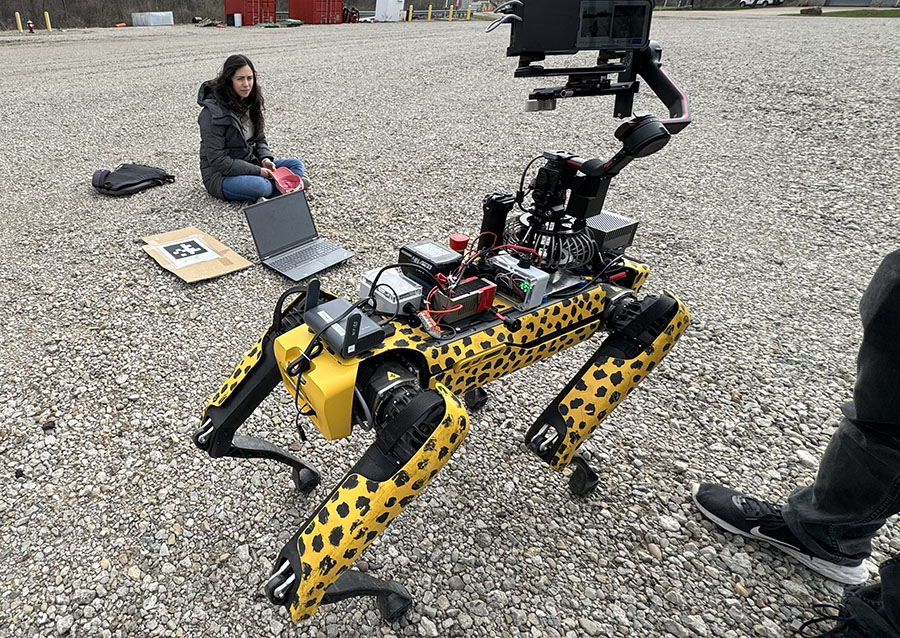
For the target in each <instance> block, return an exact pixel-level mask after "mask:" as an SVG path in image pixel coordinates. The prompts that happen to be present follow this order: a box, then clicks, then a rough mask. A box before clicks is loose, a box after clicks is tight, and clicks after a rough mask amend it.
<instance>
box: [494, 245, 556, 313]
mask: <svg viewBox="0 0 900 638" xmlns="http://www.w3.org/2000/svg"><path fill="white" fill-rule="evenodd" d="M487 263H488V265H489V266H491V268H493V270H494V281H496V282H497V288H498V291H499V292H500V293H501V294H502V295H503V296H505V297H509V298H510V299H512V300H513V301H514V302H515V303H516V308H517V309H518V310H530V309H531V308H537V307H538V306H540V305H541V303H542V302H543V301H544V295H546V294H547V285H548V284H549V282H550V275H548V274H547V273H545V272H544V271H543V270H541V269H539V268H535V267H534V266H528V267H525V266H521V265H519V260H518V259H517V258H515V257H513V256H512V255H510V254H508V253H506V254H500V255H497V256H496V257H491V258H490V259H488V260H487Z"/></svg>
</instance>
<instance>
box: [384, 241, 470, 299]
mask: <svg viewBox="0 0 900 638" xmlns="http://www.w3.org/2000/svg"><path fill="white" fill-rule="evenodd" d="M397 262H398V263H399V264H401V266H400V268H401V270H402V271H403V274H404V275H406V276H407V277H409V278H410V279H413V280H415V281H417V282H419V283H421V284H422V286H424V287H425V288H426V289H428V290H430V289H431V288H432V287H433V286H434V281H433V280H432V279H431V278H429V277H428V276H427V275H425V274H423V273H422V271H421V270H419V268H412V267H410V266H407V265H406V264H415V265H416V266H419V267H420V268H424V269H425V271H426V272H428V273H430V274H431V276H432V277H434V278H436V277H437V276H438V274H441V275H449V274H450V273H452V272H453V271H454V270H456V269H457V268H459V265H460V264H461V263H462V255H460V254H459V253H458V252H456V251H454V250H451V249H450V247H449V246H444V245H443V244H439V243H437V242H436V241H433V240H431V239H423V240H422V241H417V242H413V243H411V244H407V245H406V246H404V247H403V248H401V249H400V257H399V258H398V259H397Z"/></svg>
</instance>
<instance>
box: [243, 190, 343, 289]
mask: <svg viewBox="0 0 900 638" xmlns="http://www.w3.org/2000/svg"><path fill="white" fill-rule="evenodd" d="M244 215H246V216H247V224H248V225H249V226H250V233H251V234H252V235H253V241H254V243H255V244H256V252H257V253H259V259H260V261H262V263H264V264H265V265H266V266H268V267H269V268H272V269H273V270H277V271H278V272H280V273H281V274H282V275H284V276H285V277H289V278H290V279H292V280H294V281H300V280H301V279H305V278H306V277H309V276H310V275H314V274H316V273H317V272H319V271H321V270H325V269H326V268H328V267H329V266H334V265H335V264H338V263H340V262H342V261H344V260H345V259H349V258H350V257H352V256H353V253H352V252H350V251H349V250H344V249H343V248H341V247H340V246H336V245H334V244H332V243H331V242H329V241H328V240H326V239H322V238H321V237H319V233H318V231H317V230H316V225H315V223H314V222H313V218H312V212H310V210H309V203H308V202H307V201H306V193H304V192H303V191H302V190H300V191H294V192H293V193H288V194H287V195H281V196H280V197H274V198H272V199H267V200H266V201H264V202H260V203H258V204H253V205H252V206H247V207H246V208H244Z"/></svg>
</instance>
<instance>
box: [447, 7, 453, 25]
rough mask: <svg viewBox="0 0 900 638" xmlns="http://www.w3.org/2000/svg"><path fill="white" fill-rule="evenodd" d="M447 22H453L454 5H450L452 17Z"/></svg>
mask: <svg viewBox="0 0 900 638" xmlns="http://www.w3.org/2000/svg"><path fill="white" fill-rule="evenodd" d="M447 22H453V5H452V4H451V5H450V17H449V18H448V19H447Z"/></svg>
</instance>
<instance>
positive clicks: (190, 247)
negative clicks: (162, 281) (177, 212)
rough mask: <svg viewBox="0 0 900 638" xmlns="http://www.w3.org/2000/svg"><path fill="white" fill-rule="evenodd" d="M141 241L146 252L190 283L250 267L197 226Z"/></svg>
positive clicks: (248, 263) (149, 236)
mask: <svg viewBox="0 0 900 638" xmlns="http://www.w3.org/2000/svg"><path fill="white" fill-rule="evenodd" d="M141 239H142V240H144V242H145V244H144V246H143V248H144V252H146V253H147V254H148V255H150V256H151V257H153V259H155V260H156V263H158V264H159V265H160V266H162V267H163V268H165V269H166V270H168V271H170V272H173V273H175V274H176V275H178V276H179V277H180V278H181V279H183V280H185V281H187V282H194V281H202V280H204V279H212V278H213V277H218V276H220V275H224V274H227V273H230V272H234V271H236V270H243V269H244V268H246V267H247V266H249V265H250V262H249V261H247V260H246V259H244V258H243V257H241V256H240V255H238V254H237V253H236V252H234V251H233V250H231V248H229V247H228V246H226V245H225V244H223V243H222V242H220V241H219V240H217V239H216V238H215V237H213V236H212V235H209V234H207V233H204V232H203V231H202V230H200V229H199V228H194V227H193V226H188V227H187V228H181V229H179V230H173V231H171V232H168V233H162V234H160V235H148V236H147V237H141Z"/></svg>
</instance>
